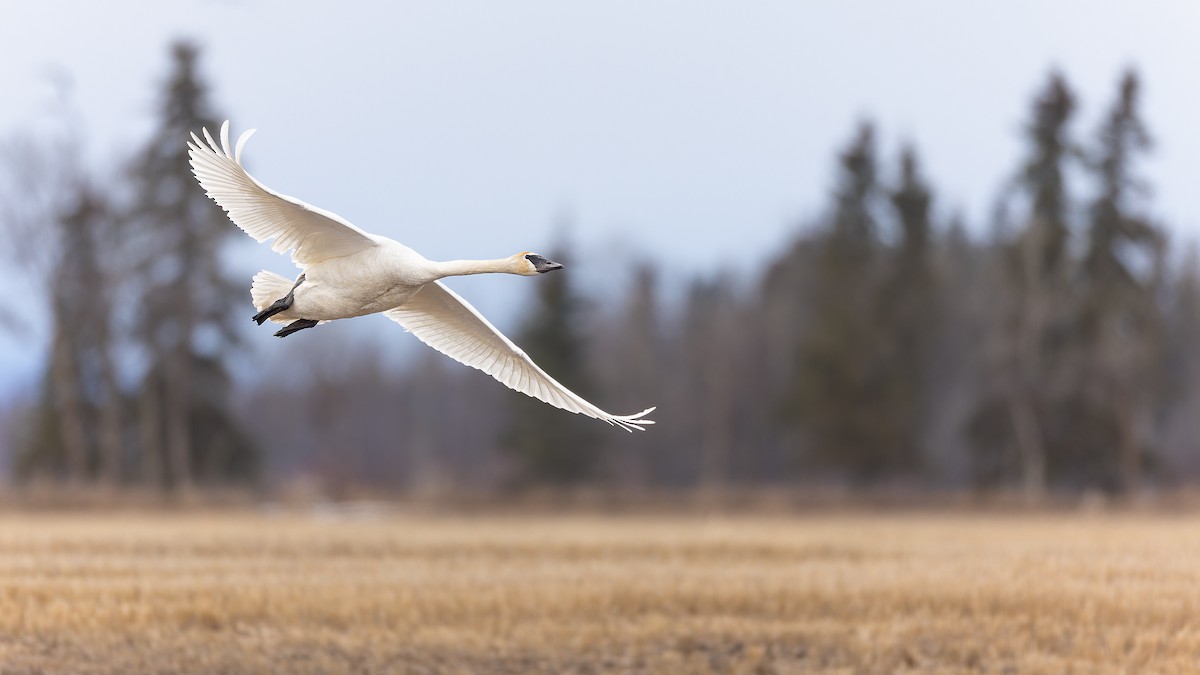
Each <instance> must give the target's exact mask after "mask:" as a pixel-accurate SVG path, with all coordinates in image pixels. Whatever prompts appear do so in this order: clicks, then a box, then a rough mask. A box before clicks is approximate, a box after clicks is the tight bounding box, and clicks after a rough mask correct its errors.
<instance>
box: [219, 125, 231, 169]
mask: <svg viewBox="0 0 1200 675" xmlns="http://www.w3.org/2000/svg"><path fill="white" fill-rule="evenodd" d="M221 152H223V153H225V156H226V157H229V158H230V159H232V158H233V157H232V155H230V154H229V120H225V121H224V122H222V123H221Z"/></svg>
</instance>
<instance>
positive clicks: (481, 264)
mask: <svg viewBox="0 0 1200 675" xmlns="http://www.w3.org/2000/svg"><path fill="white" fill-rule="evenodd" d="M431 265H432V270H433V273H434V275H435V277H436V278H438V279H441V278H443V277H461V276H465V275H467V274H505V273H506V274H515V272H514V271H513V261H512V259H511V258H498V259H496V260H448V261H446V262H432V263H431Z"/></svg>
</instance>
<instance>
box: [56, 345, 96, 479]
mask: <svg viewBox="0 0 1200 675" xmlns="http://www.w3.org/2000/svg"><path fill="white" fill-rule="evenodd" d="M50 358H51V366H50V369H51V377H52V378H53V381H54V403H55V407H56V408H57V412H58V414H57V418H58V428H59V434H60V436H61V438H62V444H63V454H64V455H65V459H66V471H67V481H68V482H70V483H72V484H75V485H78V484H82V483H83V482H84V481H86V480H87V465H88V456H87V431H86V430H85V429H84V419H83V407H82V404H81V401H80V397H79V379H78V376H79V372H78V370H77V368H76V367H75V357H74V354H73V353H72V351H71V341H70V339H69V338H68V336H67V334H66V333H64V332H63V331H62V330H61V328H57V329H55V332H54V342H53V347H52V353H51V357H50Z"/></svg>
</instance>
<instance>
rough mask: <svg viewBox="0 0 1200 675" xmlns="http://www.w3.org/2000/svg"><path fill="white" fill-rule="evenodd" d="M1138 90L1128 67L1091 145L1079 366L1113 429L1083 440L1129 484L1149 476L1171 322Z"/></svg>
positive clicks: (1092, 408) (1108, 471)
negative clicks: (1144, 199)
mask: <svg viewBox="0 0 1200 675" xmlns="http://www.w3.org/2000/svg"><path fill="white" fill-rule="evenodd" d="M1138 94H1139V83H1138V78H1137V75H1136V74H1135V73H1133V72H1128V73H1126V74H1125V75H1124V76H1123V78H1122V79H1121V82H1120V86H1119V89H1118V95H1117V100H1116V102H1115V103H1114V105H1113V106H1112V108H1111V110H1110V111H1109V113H1108V115H1107V117H1106V118H1105V120H1104V122H1103V124H1102V126H1101V128H1100V131H1099V134H1098V139H1097V143H1096V146H1095V149H1094V150H1093V152H1092V153H1091V157H1090V160H1091V161H1090V162H1089V166H1090V168H1091V172H1092V174H1093V176H1094V177H1095V180H1096V182H1097V188H1098V189H1097V194H1096V197H1095V198H1094V200H1093V201H1092V203H1091V205H1090V208H1089V209H1088V219H1089V222H1088V238H1087V248H1086V252H1085V254H1084V258H1083V261H1082V268H1081V270H1080V271H1081V282H1082V283H1081V286H1082V298H1081V299H1080V306H1079V320H1078V323H1077V331H1078V332H1077V335H1076V339H1077V340H1078V341H1079V345H1078V348H1079V349H1080V351H1081V354H1080V356H1081V358H1082V359H1084V361H1085V363H1086V366H1085V367H1081V368H1080V369H1079V372H1078V385H1077V386H1078V391H1077V400H1078V402H1077V407H1079V408H1080V409H1085V410H1087V411H1088V412H1089V413H1090V416H1092V417H1094V418H1097V419H1103V420H1106V422H1107V423H1106V424H1105V425H1104V426H1105V427H1107V428H1111V430H1112V432H1113V433H1109V434H1103V435H1095V437H1084V438H1079V439H1075V440H1076V443H1075V444H1076V445H1077V446H1080V447H1081V448H1083V447H1086V450H1084V451H1085V452H1086V454H1087V455H1088V457H1089V462H1088V463H1089V464H1090V465H1091V466H1093V467H1095V466H1101V467H1104V475H1103V476H1100V478H1101V479H1103V480H1105V481H1106V482H1108V483H1109V484H1112V485H1113V486H1114V487H1120V488H1122V489H1125V490H1130V489H1134V488H1136V487H1137V486H1138V484H1139V483H1140V482H1141V471H1142V466H1143V463H1144V455H1145V448H1144V446H1145V444H1146V439H1145V438H1141V437H1139V432H1138V427H1145V426H1146V424H1145V422H1146V421H1147V417H1148V415H1149V413H1148V406H1149V405H1150V403H1151V401H1152V398H1153V396H1154V394H1155V389H1156V387H1157V383H1156V375H1157V374H1158V373H1159V371H1158V370H1157V369H1156V361H1157V358H1156V356H1155V355H1156V353H1157V352H1158V351H1159V342H1160V336H1161V332H1162V329H1161V325H1160V324H1161V316H1160V313H1159V311H1158V303H1157V295H1158V289H1159V285H1160V278H1159V277H1160V274H1159V272H1160V269H1161V250H1162V242H1163V237H1162V234H1161V233H1160V231H1159V230H1158V228H1157V227H1155V226H1154V225H1153V224H1152V223H1151V222H1150V221H1149V220H1148V219H1146V218H1145V217H1144V216H1141V215H1138V214H1137V213H1136V211H1135V209H1136V202H1137V201H1138V200H1137V198H1138V197H1139V196H1140V194H1142V193H1143V192H1144V191H1143V190H1142V189H1141V188H1142V187H1143V186H1142V185H1141V183H1140V182H1139V181H1138V179H1137V178H1136V177H1135V175H1134V173H1133V163H1134V162H1135V161H1136V159H1137V156H1138V155H1139V154H1142V153H1144V152H1146V151H1147V150H1148V149H1149V147H1150V137H1149V134H1148V133H1147V132H1146V129H1145V126H1144V124H1143V123H1142V121H1141V119H1140V117H1139V115H1138V109H1137V105H1138Z"/></svg>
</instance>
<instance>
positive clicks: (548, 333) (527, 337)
mask: <svg viewBox="0 0 1200 675" xmlns="http://www.w3.org/2000/svg"><path fill="white" fill-rule="evenodd" d="M564 248H565V247H562V246H560V247H558V248H557V250H555V251H553V252H552V253H551V255H550V257H551V259H553V260H564V259H566V260H569V259H570V257H571V255H570V253H569V252H567V251H566V250H564ZM536 281H537V283H536V284H535V285H536V287H537V288H536V301H535V302H534V303H532V307H531V308H530V309H529V311H528V312H526V313H525V314H524V316H523V321H522V326H521V328H520V329H519V330H518V331H517V336H516V339H515V340H514V342H516V343H517V345H518V346H520V347H521V348H522V349H524V350H525V352H526V353H527V354H529V357H530V358H532V359H533V361H534V362H535V363H537V364H538V365H539V366H541V367H542V369H544V370H545V371H546V372H547V373H549V374H550V376H551V377H553V378H554V379H556V380H558V381H559V382H560V383H562V384H563V386H565V387H567V388H568V389H570V390H571V391H573V392H575V393H576V394H579V395H580V396H582V397H584V398H588V397H589V396H591V395H592V394H593V393H594V390H593V385H592V379H591V377H590V375H589V374H588V372H587V359H586V356H587V355H586V350H587V341H586V338H585V334H584V330H583V325H584V316H583V315H584V308H585V301H584V300H583V299H582V298H580V297H579V296H578V295H577V294H576V292H575V289H574V288H572V286H571V282H572V277H571V274H570V272H569V271H567V272H554V273H550V274H545V275H541V276H540V277H539V278H538V279H537V280H536ZM508 398H509V400H510V401H511V403H510V405H511V406H512V407H511V408H510V410H511V416H510V421H509V425H508V428H507V429H506V430H505V432H504V433H503V438H502V443H501V444H502V446H503V447H504V448H505V450H506V451H507V452H508V453H509V454H511V455H512V456H513V457H515V458H516V459H517V461H518V462H519V464H520V471H521V476H520V480H521V481H522V482H524V483H525V484H555V485H569V484H578V483H581V482H584V481H586V480H588V479H591V478H593V477H595V476H596V471H597V469H598V465H599V459H600V457H599V445H598V440H599V439H598V436H597V429H596V428H595V424H596V421H595V420H593V419H589V418H586V417H581V416H578V415H571V414H568V413H565V412H563V411H562V410H559V409H557V408H555V407H553V406H549V405H546V404H545V403H542V402H541V401H538V400H535V399H533V398H530V397H528V396H524V395H521V394H513V395H512V396H509V397H508Z"/></svg>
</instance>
